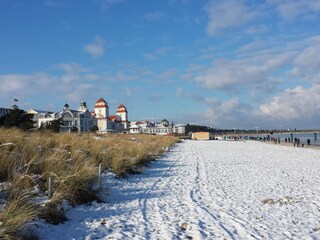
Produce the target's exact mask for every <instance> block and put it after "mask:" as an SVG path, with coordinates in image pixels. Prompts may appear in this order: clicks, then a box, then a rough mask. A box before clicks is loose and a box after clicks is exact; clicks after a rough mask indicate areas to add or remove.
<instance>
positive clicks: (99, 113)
mask: <svg viewBox="0 0 320 240" xmlns="http://www.w3.org/2000/svg"><path fill="white" fill-rule="evenodd" d="M94 113H95V114H96V118H107V117H109V106H108V103H107V102H106V101H105V100H104V99H103V98H99V100H98V101H97V102H96V104H95V107H94Z"/></svg>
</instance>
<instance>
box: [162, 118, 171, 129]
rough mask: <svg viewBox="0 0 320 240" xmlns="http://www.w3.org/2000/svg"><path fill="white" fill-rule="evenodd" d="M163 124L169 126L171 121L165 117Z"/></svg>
mask: <svg viewBox="0 0 320 240" xmlns="http://www.w3.org/2000/svg"><path fill="white" fill-rule="evenodd" d="M161 124H162V125H163V126H166V127H167V126H169V121H168V120H167V119H163V120H162V121H161Z"/></svg>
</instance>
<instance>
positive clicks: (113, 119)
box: [108, 115, 118, 121]
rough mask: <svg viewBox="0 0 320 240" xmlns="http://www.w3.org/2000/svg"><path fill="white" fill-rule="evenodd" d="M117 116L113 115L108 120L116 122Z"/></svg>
mask: <svg viewBox="0 0 320 240" xmlns="http://www.w3.org/2000/svg"><path fill="white" fill-rule="evenodd" d="M117 117H118V116H117V115H112V116H109V117H108V118H109V119H110V120H111V121H115V120H117Z"/></svg>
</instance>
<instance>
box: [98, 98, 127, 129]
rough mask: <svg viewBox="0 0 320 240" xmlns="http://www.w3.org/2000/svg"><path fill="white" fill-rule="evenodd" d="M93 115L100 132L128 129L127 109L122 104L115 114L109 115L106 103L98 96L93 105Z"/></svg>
mask: <svg viewBox="0 0 320 240" xmlns="http://www.w3.org/2000/svg"><path fill="white" fill-rule="evenodd" d="M94 116H95V118H96V119H97V124H98V125H97V126H98V129H99V130H98V131H99V132H101V133H107V132H127V131H129V120H128V111H127V108H126V107H125V106H124V105H123V104H120V105H119V107H118V108H117V110H116V115H109V106H108V103H107V102H106V101H105V100H104V99H103V98H99V99H98V101H97V102H96V104H95V107H94Z"/></svg>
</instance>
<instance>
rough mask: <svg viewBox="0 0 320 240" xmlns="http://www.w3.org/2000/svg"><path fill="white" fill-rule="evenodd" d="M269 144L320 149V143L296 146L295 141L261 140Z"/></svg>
mask: <svg viewBox="0 0 320 240" xmlns="http://www.w3.org/2000/svg"><path fill="white" fill-rule="evenodd" d="M260 142H263V143H267V144H273V145H279V146H287V147H293V148H310V149H315V150H320V145H306V144H305V145H304V146H303V147H301V146H300V147H297V146H296V147H294V145H293V143H286V142H280V143H278V142H277V143H274V142H273V141H260Z"/></svg>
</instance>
